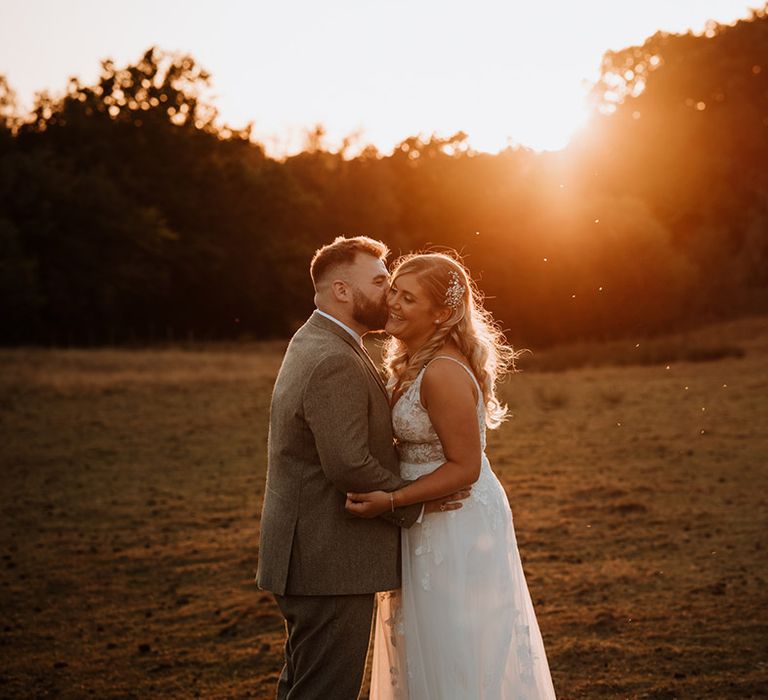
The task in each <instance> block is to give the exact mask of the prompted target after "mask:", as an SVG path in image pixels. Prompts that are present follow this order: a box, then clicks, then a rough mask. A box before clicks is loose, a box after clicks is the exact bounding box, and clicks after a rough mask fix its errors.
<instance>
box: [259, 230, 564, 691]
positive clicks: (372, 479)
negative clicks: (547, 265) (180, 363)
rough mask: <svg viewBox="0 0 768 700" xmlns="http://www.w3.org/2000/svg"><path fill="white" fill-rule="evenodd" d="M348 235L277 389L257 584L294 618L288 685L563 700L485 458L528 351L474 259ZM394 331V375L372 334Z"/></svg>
mask: <svg viewBox="0 0 768 700" xmlns="http://www.w3.org/2000/svg"><path fill="white" fill-rule="evenodd" d="M387 255H388V250H387V248H386V246H385V245H384V244H383V243H381V242H379V241H375V240H372V239H370V238H367V237H364V236H359V237H356V238H343V237H340V238H337V239H336V240H335V241H334V242H333V243H331V244H329V245H327V246H324V247H323V248H321V249H320V250H318V251H317V252H316V253H315V256H314V258H313V259H312V263H311V266H310V273H311V277H312V282H313V284H314V287H315V305H316V307H317V309H316V310H315V312H314V313H313V314H312V315H311V316H310V318H309V320H308V321H307V322H306V323H305V324H304V325H303V326H302V327H301V328H300V329H299V330H298V331H297V332H296V334H295V335H294V336H293V338H292V339H291V342H290V344H289V346H288V349H287V351H286V354H285V358H284V360H283V364H282V366H281V368H280V372H279V374H278V377H277V381H276V383H275V387H274V392H273V396H272V406H271V414H270V432H269V458H268V469H267V484H266V490H265V495H264V507H263V512H262V518H261V540H260V549H259V567H258V573H257V581H258V584H259V586H260V587H261V588H263V589H266V590H269V591H272V593H273V594H274V596H275V599H276V601H277V604H278V606H279V607H280V610H281V611H282V613H283V616H284V617H285V620H286V627H287V632H288V638H287V640H286V645H285V666H284V667H283V670H282V673H281V675H280V679H279V681H278V688H277V697H278V698H280V699H290V700H308V699H310V698H318V699H320V698H323V699H325V698H327V699H329V700H336V699H338V700H354V698H357V697H358V693H359V691H360V686H361V684H362V680H363V675H364V671H365V662H366V654H367V650H368V644H369V640H370V634H371V620H372V619H373V625H374V648H373V660H372V661H373V663H372V677H371V690H370V698H371V700H389V699H392V700H394V699H404V700H453V699H455V700H459V699H461V700H481V699H483V700H539V699H552V698H554V697H555V693H554V689H553V686H552V681H551V678H550V673H549V667H548V664H547V659H546V655H545V651H544V646H543V643H542V639H541V634H540V632H539V627H538V624H537V621H536V617H535V614H534V610H533V606H532V603H531V598H530V595H529V593H528V588H527V585H526V582H525V578H524V574H523V569H522V565H521V562H520V557H519V554H518V550H517V543H516V540H515V533H514V528H513V523H512V513H511V511H510V507H509V502H508V501H507V497H506V494H505V492H504V489H503V487H502V486H501V484H500V483H499V481H498V479H497V478H496V476H495V475H494V473H493V471H492V470H491V467H490V464H489V462H488V459H487V457H486V455H485V431H486V428H494V427H496V426H498V425H499V423H500V422H501V421H502V420H503V419H504V416H505V413H506V408H505V407H504V406H503V405H501V403H500V402H499V400H498V398H497V396H496V383H497V380H498V379H499V378H500V377H501V376H502V375H503V373H504V372H505V370H506V368H507V367H508V366H509V365H510V363H511V362H512V361H513V359H514V353H513V351H512V349H511V348H510V347H509V346H507V345H506V344H505V343H504V341H503V337H502V336H501V334H500V333H499V332H498V330H497V328H496V326H495V325H494V323H493V321H492V319H491V317H490V314H489V313H488V312H487V311H486V310H485V309H483V307H482V304H481V300H480V297H479V295H478V294H477V292H476V290H475V289H474V287H473V284H472V281H471V279H470V277H469V274H468V272H467V270H466V269H465V267H464V266H463V265H462V264H461V263H460V262H459V261H458V259H457V258H455V257H453V256H449V255H446V254H442V253H424V254H412V255H407V256H405V257H404V258H401V259H400V260H399V261H398V262H397V263H396V264H395V267H394V269H393V270H392V272H391V274H390V272H389V271H388V270H387V266H386V263H385V261H386V257H387ZM380 330H386V332H387V333H388V334H389V339H388V340H387V341H386V344H385V347H384V354H383V356H384V367H385V370H386V375H387V377H388V381H387V383H386V384H384V383H383V382H382V379H381V376H380V374H379V372H378V370H377V368H376V366H375V365H374V363H373V362H372V360H371V358H370V357H369V356H368V353H367V352H366V350H365V347H364V345H363V343H362V336H364V335H365V334H366V333H368V332H370V331H380Z"/></svg>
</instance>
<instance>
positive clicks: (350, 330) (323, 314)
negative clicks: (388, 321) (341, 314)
mask: <svg viewBox="0 0 768 700" xmlns="http://www.w3.org/2000/svg"><path fill="white" fill-rule="evenodd" d="M317 313H319V314H320V315H321V316H325V317H326V318H327V319H329V320H331V321H333V322H334V323H335V324H337V325H339V326H341V327H342V328H343V329H344V330H345V331H347V333H349V334H350V335H351V336H352V337H353V338H354V339H355V341H356V342H357V344H358V345H362V344H363V339H362V338H361V337H360V335H359V334H358V333H355V331H353V330H352V329H351V328H350V327H349V326H348V325H347V324H346V323H342V322H341V321H339V319H338V318H334V317H333V316H331V314H328V313H326V312H325V311H320V309H317Z"/></svg>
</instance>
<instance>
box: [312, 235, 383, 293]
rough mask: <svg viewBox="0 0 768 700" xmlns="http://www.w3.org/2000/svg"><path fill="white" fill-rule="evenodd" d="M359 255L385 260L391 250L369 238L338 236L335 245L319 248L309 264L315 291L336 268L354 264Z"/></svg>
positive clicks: (330, 244)
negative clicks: (363, 254)
mask: <svg viewBox="0 0 768 700" xmlns="http://www.w3.org/2000/svg"><path fill="white" fill-rule="evenodd" d="M358 253H365V254H366V255H371V256H373V257H374V258H379V259H380V260H384V258H386V257H387V255H389V248H387V246H386V245H385V244H384V243H382V242H381V241H376V240H374V239H373V238H368V236H355V237H354V238H345V237H344V236H338V237H337V238H336V239H335V240H334V241H333V243H329V244H328V245H324V246H323V247H322V248H318V249H317V250H316V251H315V254H314V256H313V257H312V262H311V263H310V264H309V274H310V276H311V277H312V284H313V285H314V286H315V290H317V285H318V284H319V283H320V282H321V281H322V280H323V278H324V277H326V276H327V275H328V274H329V273H330V272H332V271H333V270H334V269H335V268H337V267H339V266H340V265H351V264H352V263H354V262H355V257H356V256H357V254H358Z"/></svg>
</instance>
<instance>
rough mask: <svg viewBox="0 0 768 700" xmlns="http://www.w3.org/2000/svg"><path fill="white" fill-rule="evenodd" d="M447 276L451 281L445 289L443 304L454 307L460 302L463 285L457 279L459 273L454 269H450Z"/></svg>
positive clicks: (462, 294)
mask: <svg viewBox="0 0 768 700" xmlns="http://www.w3.org/2000/svg"><path fill="white" fill-rule="evenodd" d="M448 276H449V277H450V278H451V283H450V284H449V285H448V289H446V290H445V305H446V306H450V307H451V308H452V309H455V308H456V307H457V306H458V305H459V304H460V303H461V299H462V297H463V296H464V289H465V287H464V285H463V284H462V283H461V282H460V281H459V273H458V272H456V271H455V270H451V271H450V272H449V273H448Z"/></svg>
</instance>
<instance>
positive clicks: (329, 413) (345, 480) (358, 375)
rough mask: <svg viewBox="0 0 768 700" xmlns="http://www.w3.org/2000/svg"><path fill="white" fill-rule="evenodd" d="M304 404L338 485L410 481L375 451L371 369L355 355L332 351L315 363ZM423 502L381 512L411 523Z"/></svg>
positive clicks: (373, 487)
mask: <svg viewBox="0 0 768 700" xmlns="http://www.w3.org/2000/svg"><path fill="white" fill-rule="evenodd" d="M303 407H304V419H305V420H306V422H307V425H308V426H309V428H310V430H311V431H312V435H313V436H314V439H315V445H316V447H317V452H318V455H319V456H320V464H321V466H322V468H323V472H324V473H325V475H326V476H327V477H328V479H329V480H330V481H331V482H332V483H333V484H334V486H335V487H336V488H337V489H338V490H339V491H341V492H342V493H345V494H346V493H347V492H349V491H353V492H356V493H361V492H367V491H379V490H381V491H394V490H395V489H398V488H400V487H402V486H404V485H405V484H406V483H408V482H406V481H405V480H404V479H401V478H400V477H399V476H398V475H397V474H393V473H392V472H391V471H389V470H388V469H385V468H384V467H383V466H382V465H381V464H380V462H379V461H378V460H377V459H376V458H375V457H374V456H373V455H372V454H371V451H370V447H369V444H368V380H367V374H366V373H365V370H364V369H363V368H362V367H360V366H359V365H358V364H357V363H356V361H355V359H354V357H353V356H347V355H343V354H333V355H329V356H328V357H325V358H323V359H322V360H321V361H320V362H319V363H318V364H317V365H316V367H315V368H314V370H313V371H312V374H311V376H310V377H309V379H308V380H307V384H306V387H305V390H304V398H303ZM421 508H422V506H421V504H414V505H411V506H406V507H403V508H396V509H395V511H394V512H388V513H386V514H385V515H382V516H381V517H383V518H385V519H386V520H388V521H389V522H391V523H393V524H395V525H397V526H399V527H410V526H411V525H413V524H414V523H415V522H416V519H417V518H418V517H419V514H420V513H421Z"/></svg>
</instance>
